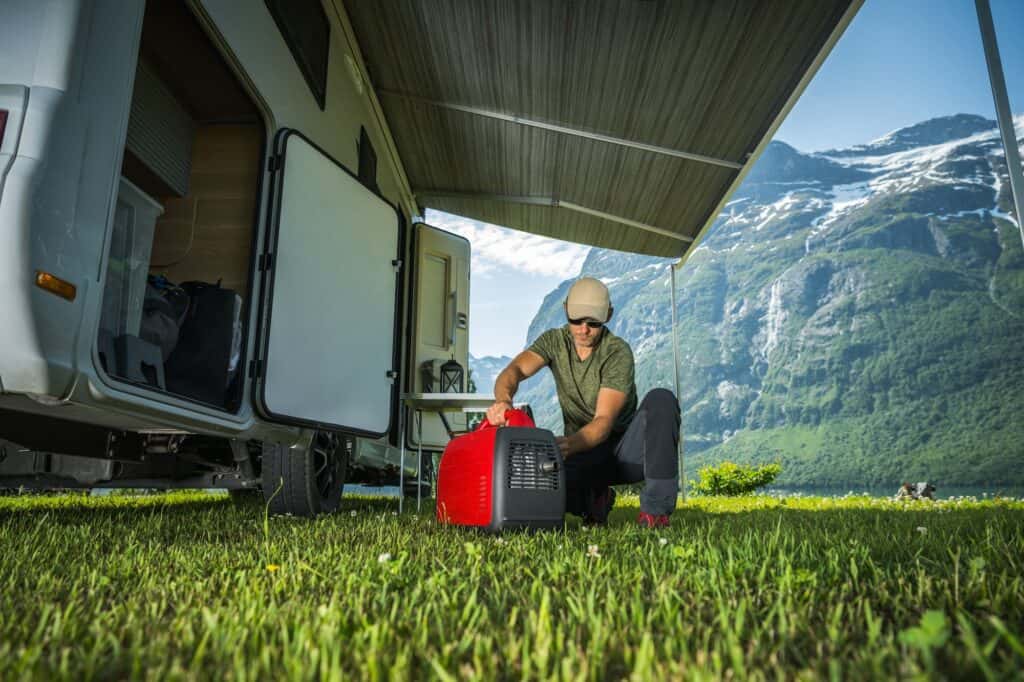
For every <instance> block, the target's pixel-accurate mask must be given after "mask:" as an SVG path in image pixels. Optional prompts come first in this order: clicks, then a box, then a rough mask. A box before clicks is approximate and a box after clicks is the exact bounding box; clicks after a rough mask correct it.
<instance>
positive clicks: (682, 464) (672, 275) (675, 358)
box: [668, 263, 686, 503]
mask: <svg viewBox="0 0 1024 682" xmlns="http://www.w3.org/2000/svg"><path fill="white" fill-rule="evenodd" d="M676 265H677V263H671V264H669V266H668V271H669V280H670V282H671V284H670V285H669V286H670V289H671V293H670V294H669V298H670V301H671V306H672V381H673V383H674V384H675V393H676V401H677V402H678V403H679V446H678V447H677V450H678V454H679V491H680V492H681V493H682V495H683V502H684V503H685V502H686V460H685V457H684V452H685V445H684V444H683V441H684V437H683V433H684V429H683V396H682V394H681V393H680V392H679V328H678V325H677V320H676Z"/></svg>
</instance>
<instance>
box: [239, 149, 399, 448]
mask: <svg viewBox="0 0 1024 682" xmlns="http://www.w3.org/2000/svg"><path fill="white" fill-rule="evenodd" d="M270 163H271V169H272V171H273V177H272V187H273V205H272V208H271V213H270V215H271V216H272V218H271V220H272V223H271V226H270V228H271V229H270V230H269V232H268V235H267V241H266V244H267V247H266V249H265V253H264V254H263V255H262V256H261V257H260V261H259V263H260V264H259V267H260V270H261V271H262V272H261V274H262V276H263V282H264V286H263V292H264V293H263V299H262V305H261V312H260V332H261V335H260V346H259V350H258V355H257V360H256V364H255V366H254V367H253V374H254V376H255V378H256V381H255V382H254V388H253V390H254V391H255V398H256V400H255V403H256V405H257V407H258V409H259V410H260V412H261V413H262V414H263V416H264V417H266V418H267V419H271V420H274V421H278V422H284V423H292V424H299V425H304V426H313V427H317V428H325V429H339V430H346V431H351V432H353V433H358V434H361V435H366V436H370V437H374V438H377V437H380V436H383V435H384V434H386V433H387V432H388V431H389V429H390V422H391V408H392V404H393V400H395V399H396V396H395V391H396V390H397V382H395V381H394V377H395V372H394V370H395V369H396V368H395V366H394V362H395V353H394V349H395V343H396V338H397V334H396V324H397V321H398V319H397V312H398V311H397V301H396V296H397V293H398V267H397V264H398V262H399V261H398V258H399V253H398V252H399V232H400V229H401V224H402V219H401V214H399V212H398V210H397V209H396V208H395V207H394V206H392V205H391V204H389V203H388V202H387V201H385V200H384V199H382V198H381V197H380V196H378V195H377V194H375V193H374V192H373V191H371V190H369V189H367V188H366V187H365V186H364V185H362V184H360V182H359V181H358V180H357V179H356V177H355V176H354V175H353V174H352V173H351V172H349V171H348V170H347V169H346V168H345V167H344V166H342V165H341V164H339V163H338V162H337V161H335V160H334V159H332V158H331V157H329V156H328V155H326V154H325V153H324V152H323V151H321V150H320V149H318V148H317V147H316V146H315V145H314V144H312V143H311V142H310V141H309V140H307V139H306V138H304V137H302V136H301V135H300V134H299V133H297V132H295V131H292V130H282V131H280V132H279V133H278V134H277V137H276V139H275V144H274V156H273V157H272V158H271V161H270Z"/></svg>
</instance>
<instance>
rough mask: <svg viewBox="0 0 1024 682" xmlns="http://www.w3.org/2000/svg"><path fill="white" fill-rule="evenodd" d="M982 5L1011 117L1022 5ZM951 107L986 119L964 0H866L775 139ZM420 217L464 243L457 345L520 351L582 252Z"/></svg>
mask: <svg viewBox="0 0 1024 682" xmlns="http://www.w3.org/2000/svg"><path fill="white" fill-rule="evenodd" d="M991 6H992V14H993V18H994V20H995V23H996V35H997V39H998V41H999V50H1000V53H1001V56H1002V61H1003V71H1004V74H1005V76H1006V81H1007V89H1008V90H1009V97H1010V106H1011V108H1012V110H1013V111H1014V112H1017V113H1019V112H1021V111H1024V38H1022V36H1021V29H1024V0H991ZM1014 29H1015V30H1016V35H1015V31H1014ZM958 113H974V114H981V115H983V116H986V117H988V118H995V107H994V105H993V103H992V91H991V89H990V88H989V84H988V72H987V70H986V66H985V55H984V52H983V51H982V46H981V34H980V32H979V30H978V19H977V14H976V13H975V7H974V2H973V0H932V1H930V2H927V1H925V0H866V2H865V3H864V5H863V7H862V8H861V10H860V12H859V13H858V15H857V16H856V17H855V18H854V20H853V22H852V23H851V24H850V26H849V28H848V29H847V30H846V33H845V34H844V35H843V37H842V38H841V39H840V40H839V42H838V44H837V45H836V46H835V48H834V49H833V50H832V53H831V54H830V55H829V58H828V59H827V60H826V61H825V63H824V64H823V65H822V67H821V69H820V70H819V71H818V74H817V76H815V78H814V80H813V81H812V82H811V84H810V85H809V86H808V88H807V90H806V91H805V92H804V95H803V96H802V97H801V98H800V100H799V101H798V102H797V104H796V106H795V107H794V108H793V110H792V111H791V112H790V115H789V117H788V118H787V119H786V121H785V122H784V123H783V125H782V127H781V128H780V129H779V131H778V133H777V134H776V136H775V139H779V140H783V141H785V142H788V143H789V144H791V145H793V146H794V147H796V148H797V149H800V150H802V151H820V150H823V149H834V148H842V147H849V146H851V145H855V144H862V143H865V142H869V141H871V140H874V139H876V138H879V137H881V136H882V135H884V134H885V133H887V132H890V131H892V130H895V129H897V128H901V127H905V126H908V125H912V124H914V123H919V122H921V121H924V120H926V119H929V118H934V117H936V116H946V115H950V114H958ZM426 221H427V222H428V223H430V224H432V225H436V226H437V227H440V228H442V229H447V230H451V231H453V232H456V233H459V234H462V235H464V236H466V237H468V238H469V240H470V242H471V243H472V247H473V262H472V266H471V267H472V285H471V302H470V341H469V345H470V352H471V353H472V354H473V355H476V356H478V357H479V356H484V355H515V354H516V353H517V352H519V351H520V350H522V348H523V347H524V346H525V345H526V341H527V339H526V331H527V328H528V327H529V324H530V321H531V320H532V319H533V316H534V315H535V314H536V312H537V309H538V308H539V307H540V304H541V301H542V300H543V297H544V295H545V294H547V293H548V292H550V291H551V290H552V289H554V288H555V287H556V286H558V284H559V283H561V282H562V281H564V280H566V279H569V278H572V277H575V276H576V275H578V274H579V269H580V266H581V265H582V263H583V259H584V258H585V257H586V253H587V251H588V249H587V247H583V246H580V245H578V244H569V243H567V242H560V241H556V240H551V239H544V238H542V237H535V236H532V235H527V234H523V233H520V232H515V231H512V230H506V229H504V228H500V227H495V226H493V225H487V224H485V223H480V222H478V221H475V220H470V219H468V218H461V217H458V216H450V215H447V214H443V213H438V212H435V211H427V215H426Z"/></svg>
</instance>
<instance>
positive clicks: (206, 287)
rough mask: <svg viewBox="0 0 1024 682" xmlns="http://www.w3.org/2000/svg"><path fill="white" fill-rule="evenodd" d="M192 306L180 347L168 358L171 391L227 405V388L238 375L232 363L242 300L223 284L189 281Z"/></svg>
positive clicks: (185, 285) (179, 343) (235, 365)
mask: <svg viewBox="0 0 1024 682" xmlns="http://www.w3.org/2000/svg"><path fill="white" fill-rule="evenodd" d="M181 288H182V289H184V290H185V291H186V292H188V294H189V307H188V312H187V313H186V315H185V319H184V321H183V322H182V325H181V332H180V334H179V335H178V345H177V346H176V347H175V349H174V352H173V353H171V356H170V357H169V358H168V359H167V364H166V367H165V375H166V380H167V388H168V390H170V391H172V392H173V393H178V394H180V395H184V396H187V397H190V398H195V399H197V400H201V401H203V402H205V403H211V404H214V405H218V406H224V405H225V404H226V402H227V389H228V386H229V384H230V383H231V380H232V379H233V376H234V374H235V373H236V372H237V364H238V361H237V355H236V359H235V362H234V363H232V351H233V346H235V345H236V344H235V336H236V329H237V328H240V315H241V299H240V298H239V297H238V294H236V293H235V292H234V291H232V290H230V289H224V288H222V287H221V286H220V284H219V283H218V284H207V283H205V282H185V283H183V284H182V285H181Z"/></svg>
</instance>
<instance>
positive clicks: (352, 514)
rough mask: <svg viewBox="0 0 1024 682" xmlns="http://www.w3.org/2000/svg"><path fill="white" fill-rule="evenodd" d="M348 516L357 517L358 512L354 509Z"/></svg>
mask: <svg viewBox="0 0 1024 682" xmlns="http://www.w3.org/2000/svg"><path fill="white" fill-rule="evenodd" d="M348 515H349V516H355V515H356V510H355V509H353V510H352V511H350V512H349V513H348Z"/></svg>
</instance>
